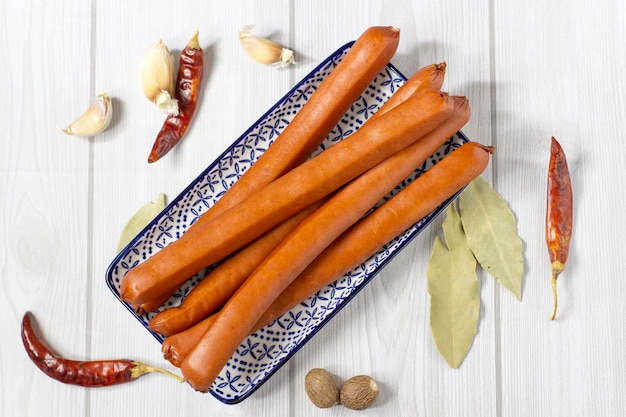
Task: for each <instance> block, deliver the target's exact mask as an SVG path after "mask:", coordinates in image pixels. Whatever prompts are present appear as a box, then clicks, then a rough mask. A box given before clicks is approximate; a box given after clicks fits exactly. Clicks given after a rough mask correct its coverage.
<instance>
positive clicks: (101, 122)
mask: <svg viewBox="0 0 626 417" xmlns="http://www.w3.org/2000/svg"><path fill="white" fill-rule="evenodd" d="M112 115H113V109H112V105H111V98H110V97H109V96H108V95H107V94H106V93H102V94H100V95H99V96H96V97H95V98H94V99H93V101H92V102H91V105H90V106H89V109H87V111H86V112H85V113H83V114H82V115H81V116H80V117H79V118H78V119H76V120H75V121H74V122H73V123H71V124H70V125H69V126H68V127H67V128H65V129H63V131H64V132H65V133H67V134H68V135H71V136H95V135H97V134H98V133H101V132H103V131H104V130H105V129H106V128H107V127H109V123H111V117H112Z"/></svg>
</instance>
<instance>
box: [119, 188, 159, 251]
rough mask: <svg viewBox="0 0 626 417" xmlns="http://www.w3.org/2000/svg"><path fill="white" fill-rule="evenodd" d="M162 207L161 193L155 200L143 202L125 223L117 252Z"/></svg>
mask: <svg viewBox="0 0 626 417" xmlns="http://www.w3.org/2000/svg"><path fill="white" fill-rule="evenodd" d="M164 208H165V196H164V195H163V194H161V193H159V195H158V196H157V199H156V201H154V202H149V203H146V204H144V206H143V207H141V208H140V209H139V210H138V211H137V212H136V213H135V214H134V215H133V217H131V218H130V220H129V221H128V223H126V226H125V227H124V230H123V231H122V235H121V236H120V240H119V242H118V244H117V252H118V253H119V252H120V251H121V250H122V249H124V247H125V246H126V245H128V243H129V242H130V241H131V240H132V239H133V238H134V237H135V236H137V233H139V232H141V231H142V230H143V228H144V227H146V226H147V225H148V223H150V221H151V220H152V219H154V218H155V217H156V215H157V214H159V213H160V212H161V210H163V209H164Z"/></svg>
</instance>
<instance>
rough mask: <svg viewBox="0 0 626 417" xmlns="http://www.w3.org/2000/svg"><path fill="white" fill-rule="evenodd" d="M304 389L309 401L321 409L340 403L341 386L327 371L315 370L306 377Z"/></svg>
mask: <svg viewBox="0 0 626 417" xmlns="http://www.w3.org/2000/svg"><path fill="white" fill-rule="evenodd" d="M304 389H305V390H306V393H307V395H308V396H309V399H310V400H311V402H312V403H313V404H315V405H316V406H317V407H319V408H330V407H332V406H333V405H335V404H338V403H339V386H338V385H337V381H336V380H335V377H334V376H333V375H332V374H331V373H330V372H328V371H327V370H325V369H322V368H313V369H311V370H310V371H309V372H307V374H306V376H305V377H304Z"/></svg>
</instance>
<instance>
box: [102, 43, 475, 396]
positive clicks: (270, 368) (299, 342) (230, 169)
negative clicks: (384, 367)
mask: <svg viewBox="0 0 626 417" xmlns="http://www.w3.org/2000/svg"><path fill="white" fill-rule="evenodd" d="M351 46H352V42H350V43H348V44H346V45H344V46H343V47H341V48H340V49H338V50H337V51H336V52H335V53H333V54H332V55H330V56H329V57H328V58H327V59H325V60H324V61H323V62H322V63H321V64H320V65H318V66H317V67H316V68H315V69H314V70H313V71H312V72H311V73H310V74H309V75H308V76H306V77H305V78H304V79H303V80H302V81H300V82H299V83H298V84H297V85H296V86H295V87H294V88H293V89H292V90H291V91H289V93H287V94H286V95H285V96H284V97H283V98H282V99H281V100H280V101H279V102H278V103H277V104H275V105H274V106H273V107H272V108H271V109H269V111H268V112H267V113H265V114H264V115H263V116H262V117H261V118H260V119H259V120H258V121H257V122H256V123H254V124H253V125H252V126H251V127H250V128H249V129H248V130H247V131H246V132H245V133H244V134H243V135H242V136H241V137H240V138H239V139H237V140H236V141H235V142H234V143H233V144H232V145H231V146H230V147H229V148H228V149H226V151H225V152H224V153H223V154H222V155H221V156H220V157H219V158H218V159H217V160H216V161H215V162H213V163H212V164H211V165H209V166H208V168H207V169H206V170H205V171H204V172H202V173H201V174H200V175H199V176H198V177H197V178H196V179H195V180H194V181H193V182H192V183H191V184H189V186H188V187H187V188H186V189H185V190H183V192H182V193H181V194H180V195H179V196H178V197H176V198H175V199H174V200H173V201H172V202H171V203H170V204H169V205H168V206H167V207H166V208H165V209H164V210H163V211H162V212H161V213H160V214H159V215H158V216H157V217H156V218H155V219H154V220H153V221H152V222H151V223H150V224H149V225H148V226H147V227H146V228H145V229H144V230H143V231H142V232H140V233H139V234H138V235H137V236H136V237H135V238H134V239H133V240H132V241H131V242H130V243H129V244H128V246H127V247H126V248H125V249H124V250H122V252H121V253H120V254H119V255H118V256H117V257H116V258H115V259H114V260H113V262H112V263H111V265H110V266H109V268H108V270H107V273H106V282H107V285H108V287H109V288H110V290H111V291H112V292H113V294H114V295H115V296H116V297H117V298H118V299H120V281H121V279H122V277H123V276H124V275H125V274H126V272H128V270H130V269H131V268H133V267H134V266H136V265H137V264H139V263H140V262H142V261H143V260H145V259H147V258H148V257H150V255H151V254H153V253H155V252H157V251H158V250H160V249H162V248H163V247H165V246H166V245H168V244H169V243H171V242H172V241H174V240H176V239H178V237H180V236H181V235H182V234H183V233H184V232H185V230H187V228H188V227H189V226H190V225H191V224H193V223H194V222H195V221H196V220H197V219H198V217H199V216H201V215H202V214H203V213H204V212H206V210H207V209H208V208H209V207H210V206H211V205H213V203H214V202H215V201H216V200H217V199H219V197H220V196H221V195H222V194H223V193H224V191H226V190H227V189H228V188H229V187H230V186H231V185H232V184H233V182H235V181H236V180H237V179H238V178H239V177H240V176H241V174H242V173H243V172H244V171H245V170H246V169H247V168H248V167H249V166H250V165H251V164H252V163H253V162H254V161H255V160H256V159H257V158H258V157H259V156H260V153H261V152H262V151H264V150H265V149H267V147H268V146H269V145H270V144H271V143H272V141H273V140H274V139H275V138H276V137H277V136H278V135H279V134H280V132H281V131H282V130H283V129H284V128H285V126H286V125H287V124H288V123H289V122H290V120H292V119H293V117H294V115H295V114H296V113H297V111H298V109H300V108H301V107H302V106H303V105H304V103H306V101H307V99H308V98H309V97H310V96H311V94H312V93H313V91H315V89H316V88H317V86H318V85H319V84H320V82H321V81H322V80H323V79H324V78H325V77H326V76H327V75H328V74H329V73H330V71H332V69H333V68H335V66H336V65H337V64H338V62H339V61H340V60H341V59H342V58H343V56H345V54H346V52H347V51H348V50H349V49H350V47H351ZM405 81H406V78H405V77H404V76H403V75H402V74H401V73H400V72H399V71H398V70H397V69H396V68H395V67H394V66H393V65H392V64H389V65H387V67H386V68H385V69H384V70H383V71H382V72H381V73H380V74H379V75H378V76H377V77H376V79H375V80H374V81H373V82H372V83H371V85H370V86H369V87H368V88H367V90H366V91H365V92H364V93H363V94H362V95H361V97H359V99H358V100H356V101H355V102H354V104H353V105H352V106H351V108H350V109H349V111H348V112H347V113H346V115H345V116H344V117H343V118H342V119H341V121H340V122H339V123H338V124H337V126H336V127H335V128H334V129H333V130H332V131H331V133H330V134H329V135H328V137H327V138H326V139H325V141H324V142H323V144H322V145H321V146H320V148H319V149H318V150H317V151H316V153H317V152H320V151H321V150H323V149H324V148H327V147H329V146H332V144H333V143H335V142H337V141H339V140H341V139H342V138H344V137H346V136H348V135H350V134H351V133H352V132H354V131H355V130H356V129H358V128H359V127H360V126H361V125H362V124H363V123H364V122H365V121H366V120H367V119H368V118H369V117H370V116H371V115H372V114H373V113H374V112H375V111H376V110H377V109H378V108H379V107H380V106H381V105H382V104H383V103H384V102H385V101H386V100H387V99H388V98H389V97H390V96H391V95H392V94H393V93H394V92H395V91H396V90H397V89H398V88H399V87H400V86H401V85H402V84H404V82H405ZM467 141H468V139H467V137H465V136H464V135H463V133H462V132H458V133H457V134H456V135H455V136H453V137H452V138H450V139H449V140H448V141H447V142H446V143H445V144H444V145H443V146H442V147H441V148H440V149H439V151H438V152H436V153H435V154H433V155H432V156H431V157H430V158H429V159H428V160H427V161H426V162H425V163H424V164H423V166H421V167H420V168H419V169H417V170H416V171H415V173H414V174H413V175H412V176H411V177H410V178H408V179H407V180H406V181H405V182H403V183H402V184H399V185H398V187H397V188H396V189H395V190H394V191H393V192H392V193H390V194H389V196H388V197H387V198H389V197H390V196H392V195H393V194H395V193H397V192H398V191H399V190H401V189H402V188H403V187H404V186H405V185H406V184H408V183H409V182H410V181H412V180H413V179H415V178H416V177H418V176H419V175H420V174H421V173H423V172H424V171H425V170H427V169H428V168H429V167H431V166H432V165H434V164H435V163H437V162H438V161H439V160H441V158H443V157H444V156H445V155H446V154H448V153H450V152H452V151H453V150H454V149H455V148H457V147H458V146H460V145H461V144H463V143H465V142H467ZM455 197H456V196H453V197H452V198H450V199H449V200H448V201H447V202H446V203H444V204H443V205H441V206H440V207H439V208H437V209H436V210H434V211H433V212H432V213H430V214H429V215H428V216H426V217H425V218H424V219H422V220H421V221H420V222H418V223H417V224H415V225H414V226H413V227H411V228H410V229H408V230H407V231H406V232H405V233H403V234H402V235H400V236H398V237H397V238H396V239H394V240H393V241H391V242H389V243H388V244H387V245H385V247H383V248H382V249H381V250H380V251H378V252H377V253H376V254H374V255H373V256H372V257H371V258H370V259H369V260H367V261H366V262H364V263H363V264H362V265H361V266H359V267H358V268H356V269H354V270H353V271H351V272H349V273H348V274H346V275H345V276H344V277H343V278H341V279H340V280H338V281H336V282H335V283H333V284H331V285H329V286H328V287H327V288H324V289H322V290H320V291H319V292H318V293H317V294H316V295H314V296H312V297H311V298H310V299H308V300H306V301H304V302H303V303H301V304H300V305H299V306H298V307H295V308H294V309H293V310H291V311H290V312H288V313H286V314H284V315H283V316H282V317H280V318H278V319H277V320H276V321H274V322H273V323H271V324H270V325H268V326H266V327H265V328H263V329H261V330H259V331H258V332H257V333H255V334H253V335H251V336H250V337H248V338H247V339H246V340H245V341H244V342H243V343H242V344H241V346H240V347H239V349H238V350H237V352H236V353H235V354H234V355H233V356H232V357H231V359H230V361H229V362H228V364H227V365H226V366H225V367H224V369H223V370H222V372H221V374H220V375H219V377H218V379H217V380H216V381H215V383H214V384H213V385H212V387H211V389H210V392H211V394H213V395H214V396H215V397H216V398H217V399H219V400H220V401H222V402H224V403H227V404H235V403H238V402H241V401H242V400H244V399H245V398H247V397H248V396H249V395H250V394H252V393H253V392H254V391H255V390H256V389H258V388H259V387H260V386H261V385H262V384H263V383H264V382H265V381H267V380H268V379H269V378H270V377H271V376H272V374H273V373H274V372H276V371H277V370H278V369H279V368H280V367H281V366H282V365H284V364H285V363H286V362H287V361H288V360H289V359H290V358H291V357H292V356H293V355H294V354H295V353H296V352H297V351H298V350H299V349H300V348H301V347H302V346H303V345H304V344H306V343H307V342H308V341H309V340H310V339H311V337H313V335H315V333H316V332H317V331H319V330H320V329H321V328H322V327H323V326H324V325H325V324H326V323H328V321H329V320H331V319H332V317H333V316H334V315H335V314H337V312H339V311H340V310H341V309H342V308H343V307H344V306H345V305H346V304H347V303H348V302H349V301H350V300H351V299H352V298H353V297H354V296H355V295H356V294H357V293H358V292H359V291H360V290H361V289H363V287H364V286H365V285H366V284H367V283H369V282H370V280H371V279H372V278H373V277H374V276H375V275H376V274H377V273H378V272H380V270H381V269H382V268H383V267H384V266H385V265H386V264H387V263H388V262H389V261H391V260H392V259H393V258H394V257H395V256H396V255H397V254H398V253H399V252H400V251H401V250H402V249H403V248H404V247H405V246H406V245H407V244H408V243H409V242H410V241H411V240H412V239H413V238H415V237H416V236H417V235H418V234H419V233H420V232H421V231H422V230H423V229H424V228H425V227H426V226H427V225H428V224H429V223H430V222H431V221H432V220H433V219H434V218H435V217H436V216H437V215H438V214H439V213H441V211H442V210H443V209H444V208H445V207H446V206H447V205H448V204H449V203H450V202H451V201H452V200H453V199H454V198H455ZM383 201H384V200H383ZM207 271H208V270H204V271H201V272H199V273H198V274H196V275H195V276H193V277H191V278H190V279H189V280H188V281H187V282H186V283H185V284H184V285H183V287H181V288H180V290H179V291H178V292H176V294H174V295H173V296H172V298H171V299H170V300H169V301H168V302H167V303H166V304H165V306H164V307H161V309H159V310H157V312H158V311H161V310H162V309H163V308H166V307H171V306H175V305H178V304H179V303H180V301H181V300H182V299H183V298H184V296H185V294H187V293H188V292H189V291H190V290H191V289H192V288H193V287H194V286H195V285H196V284H197V283H198V282H199V281H200V280H201V279H202V278H203V277H204V276H205V275H206V273H207ZM120 302H121V303H122V304H123V305H124V307H125V308H126V309H128V311H129V312H130V314H132V315H133V316H135V317H136V318H137V320H139V322H140V323H141V324H142V326H143V327H144V328H145V329H146V330H147V331H150V330H149V329H148V323H149V321H150V319H151V318H152V317H153V316H154V315H155V314H156V313H157V312H153V313H151V314H146V315H141V316H139V315H137V314H135V313H134V312H133V310H132V308H131V307H130V306H129V305H127V304H126V303H124V302H122V301H121V300H120ZM151 333H152V332H151ZM152 334H153V336H154V337H155V338H156V339H157V340H158V341H159V342H163V337H161V336H160V335H158V334H155V333H152Z"/></svg>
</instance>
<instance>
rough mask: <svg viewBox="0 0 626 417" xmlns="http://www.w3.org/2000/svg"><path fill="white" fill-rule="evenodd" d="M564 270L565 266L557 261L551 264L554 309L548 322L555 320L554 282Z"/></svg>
mask: <svg viewBox="0 0 626 417" xmlns="http://www.w3.org/2000/svg"><path fill="white" fill-rule="evenodd" d="M564 268H565V264H564V263H562V262H559V261H556V262H553V263H552V295H553V298H554V308H553V310H552V315H551V316H550V320H551V321H553V320H554V319H555V318H556V309H557V305H558V295H557V291H556V281H557V279H558V278H559V275H560V274H561V272H563V269H564Z"/></svg>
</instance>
